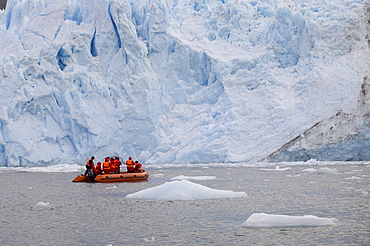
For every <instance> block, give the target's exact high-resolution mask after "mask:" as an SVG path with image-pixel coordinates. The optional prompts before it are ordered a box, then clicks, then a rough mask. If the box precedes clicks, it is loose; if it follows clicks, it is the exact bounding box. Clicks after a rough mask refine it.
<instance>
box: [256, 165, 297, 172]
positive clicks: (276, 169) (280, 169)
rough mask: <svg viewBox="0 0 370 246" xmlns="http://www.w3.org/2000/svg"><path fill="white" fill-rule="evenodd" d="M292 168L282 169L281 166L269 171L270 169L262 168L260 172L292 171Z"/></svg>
mask: <svg viewBox="0 0 370 246" xmlns="http://www.w3.org/2000/svg"><path fill="white" fill-rule="evenodd" d="M290 170H292V168H290V167H283V168H280V167H279V166H276V167H275V168H272V169H269V168H261V169H260V171H290Z"/></svg>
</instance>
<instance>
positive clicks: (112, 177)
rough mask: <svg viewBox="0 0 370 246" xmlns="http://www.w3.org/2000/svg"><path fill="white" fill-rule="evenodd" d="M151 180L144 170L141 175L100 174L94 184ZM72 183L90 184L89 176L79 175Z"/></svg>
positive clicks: (125, 173) (124, 173)
mask: <svg viewBox="0 0 370 246" xmlns="http://www.w3.org/2000/svg"><path fill="white" fill-rule="evenodd" d="M148 178H149V173H148V172H147V171H145V170H143V171H142V172H140V173H127V172H123V173H112V174H99V175H97V176H96V177H95V179H94V181H93V182H98V183H113V182H131V181H136V182H137V181H145V180H147V179H148ZM72 182H90V180H89V177H88V176H87V175H82V174H81V175H78V176H77V177H76V178H75V179H74V180H72Z"/></svg>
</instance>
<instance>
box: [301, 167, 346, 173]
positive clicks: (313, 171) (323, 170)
mask: <svg viewBox="0 0 370 246" xmlns="http://www.w3.org/2000/svg"><path fill="white" fill-rule="evenodd" d="M302 172H305V173H315V174H337V173H339V172H338V170H336V169H330V168H328V167H321V168H319V169H315V168H307V169H304V170H302Z"/></svg>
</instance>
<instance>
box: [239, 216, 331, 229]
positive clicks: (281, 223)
mask: <svg viewBox="0 0 370 246" xmlns="http://www.w3.org/2000/svg"><path fill="white" fill-rule="evenodd" d="M335 222H338V220H337V219H335V218H319V217H317V216H314V215H304V216H290V215H275V214H265V213H254V214H252V215H251V216H249V218H248V219H247V220H246V221H244V223H243V224H242V226H246V227H292V226H326V225H334V223H335Z"/></svg>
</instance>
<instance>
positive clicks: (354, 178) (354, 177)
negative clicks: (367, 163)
mask: <svg viewBox="0 0 370 246" xmlns="http://www.w3.org/2000/svg"><path fill="white" fill-rule="evenodd" d="M344 179H351V180H357V179H362V178H361V177H357V176H352V177H348V178H344Z"/></svg>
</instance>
